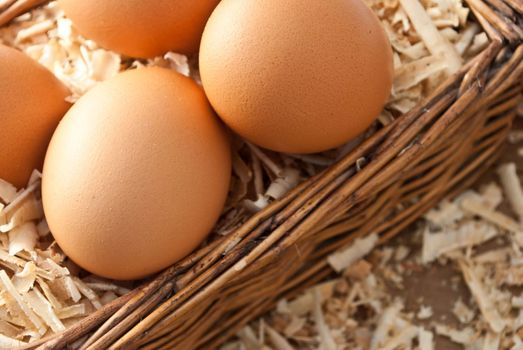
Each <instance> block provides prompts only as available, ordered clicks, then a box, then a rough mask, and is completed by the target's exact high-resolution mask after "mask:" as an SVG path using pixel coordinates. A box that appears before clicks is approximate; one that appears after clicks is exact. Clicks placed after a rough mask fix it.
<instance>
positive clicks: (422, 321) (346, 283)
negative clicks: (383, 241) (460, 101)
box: [222, 163, 523, 350]
mask: <svg viewBox="0 0 523 350" xmlns="http://www.w3.org/2000/svg"><path fill="white" fill-rule="evenodd" d="M498 175H499V180H500V183H501V185H502V188H501V187H500V186H498V185H497V184H496V183H490V184H488V185H486V186H484V187H482V188H481V190H480V191H479V192H477V191H473V190H468V191H465V192H463V193H462V194H461V195H459V196H458V197H456V198H455V199H454V200H453V201H449V200H444V201H442V202H441V203H440V204H439V205H438V206H437V207H436V208H434V209H432V210H430V211H429V212H428V213H427V214H426V215H425V217H424V218H423V219H421V220H420V221H419V223H418V228H417V232H416V234H414V235H411V237H412V238H410V239H411V242H409V243H410V244H408V245H403V244H399V245H397V244H396V245H392V244H391V245H388V246H385V247H382V248H380V249H373V248H374V246H375V245H376V243H377V241H378V238H377V236H376V235H370V236H368V237H366V238H364V239H359V240H356V241H354V242H353V243H352V244H351V245H350V246H348V247H346V248H344V249H341V250H340V251H338V252H336V253H334V254H332V255H331V256H330V257H329V258H328V262H329V264H330V266H331V267H332V269H333V270H334V271H335V272H337V274H338V277H337V278H335V279H333V280H330V281H327V282H324V283H322V284H319V285H317V286H314V287H312V288H310V289H308V290H307V291H305V292H304V293H303V294H301V295H299V296H298V297H296V298H295V299H292V300H281V301H280V302H279V303H278V305H277V308H276V310H274V311H273V312H271V313H270V314H268V315H266V316H265V317H263V318H260V319H259V320H257V321H255V322H253V323H251V324H250V325H248V326H246V327H245V328H243V329H242V330H241V331H240V332H239V333H238V334H237V339H235V340H233V341H231V342H229V343H228V344H226V345H224V346H223V347H222V350H237V349H238V350H240V349H241V350H243V349H245V350H250V349H253V350H254V349H267V350H269V349H277V350H290V349H326V350H331V349H361V350H378V349H379V350H384V349H389V350H393V349H418V350H433V349H434V348H435V344H436V343H435V338H436V336H439V337H445V338H447V339H448V340H449V341H451V342H452V343H454V344H456V346H461V347H462V348H464V349H467V350H468V349H470V350H472V349H484V350H498V349H501V350H505V349H506V350H509V349H510V350H516V349H522V348H523V297H522V296H521V287H522V286H523V224H522V223H523V190H522V187H521V184H520V181H519V178H518V175H517V173H516V167H515V165H514V163H509V164H504V165H502V166H500V167H499V168H498ZM503 202H504V203H505V204H509V205H510V208H511V212H512V214H513V215H511V216H508V215H506V214H504V213H503V212H501V211H500V210H498V208H499V207H500V205H501V204H502V203H503ZM512 216H513V217H515V218H517V219H514V218H513V217H512ZM449 265H450V266H451V268H453V269H454V270H456V271H457V273H458V275H457V276H454V277H453V278H451V279H449V280H448V281H441V282H444V283H449V284H451V286H450V288H451V290H454V291H457V290H458V287H457V286H458V284H459V283H461V284H462V285H464V286H466V288H467V289H468V293H465V295H467V294H468V295H469V296H470V297H469V299H466V300H464V299H463V293H461V294H462V295H460V296H458V297H456V299H455V300H454V302H453V306H452V310H451V312H452V318H453V320H452V322H450V320H446V319H445V318H444V317H443V318H442V317H440V318H439V319H438V318H436V317H434V312H433V306H432V305H424V302H423V300H422V298H420V300H418V301H417V304H416V306H415V307H413V306H412V305H409V307H408V309H407V302H406V300H405V298H404V296H405V295H406V293H407V291H406V290H405V283H404V282H405V280H407V279H408V278H409V275H411V274H412V272H413V271H418V272H419V271H421V272H422V273H426V272H423V271H428V270H431V269H437V268H441V267H442V266H449ZM414 288H416V286H414ZM417 288H419V286H417ZM417 293H419V295H422V294H423V291H421V290H418V291H417ZM454 294H459V293H457V292H455V293H454ZM410 304H412V302H411V303H410Z"/></svg>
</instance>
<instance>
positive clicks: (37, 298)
mask: <svg viewBox="0 0 523 350" xmlns="http://www.w3.org/2000/svg"><path fill="white" fill-rule="evenodd" d="M366 2H367V4H368V5H369V7H371V8H372V10H373V11H374V12H375V13H376V14H377V15H378V17H379V18H380V20H381V22H382V24H383V26H384V27H385V30H386V32H387V34H388V36H389V38H390V41H391V44H392V47H393V51H394V67H395V77H394V86H393V91H392V94H391V98H390V101H389V102H388V103H387V106H386V108H385V109H384V110H383V112H382V114H381V115H380V116H379V118H378V121H377V122H376V123H375V124H374V125H372V126H371V127H370V128H369V130H368V131H367V132H366V133H365V134H364V135H361V136H360V137H358V138H357V139H355V140H352V141H350V142H349V143H347V144H346V145H344V146H342V147H340V148H338V149H335V150H332V151H328V152H324V153H321V154H313V155H293V154H279V153H274V152H269V151H266V150H262V149H260V148H258V147H256V146H255V145H252V144H249V143H247V142H245V141H244V140H241V139H240V138H238V137H235V136H233V179H232V182H231V189H230V194H229V198H228V201H227V204H226V207H225V209H224V212H223V215H222V217H221V219H220V220H219V222H218V224H217V225H216V228H215V232H214V234H213V235H212V237H216V235H226V234H227V233H229V232H231V231H233V230H235V229H236V228H237V227H239V226H241V225H242V224H243V223H244V222H245V221H246V220H247V219H248V218H249V217H250V216H251V215H252V214H253V213H254V212H257V211H259V210H261V209H263V208H264V207H266V206H267V205H268V204H270V203H271V202H272V201H275V200H278V199H279V198H281V197H282V196H284V195H285V193H287V191H289V190H290V189H292V188H293V187H294V186H296V185H297V184H298V183H300V182H301V181H302V180H303V179H304V178H307V177H310V176H313V175H315V174H317V173H319V172H320V171H322V170H323V169H325V168H326V167H328V166H329V165H331V164H333V163H334V162H336V161H337V160H338V159H340V158H341V157H343V156H344V155H345V154H347V153H348V152H350V151H351V150H352V149H354V148H355V147H356V146H357V145H359V144H360V143H361V142H362V141H363V140H364V139H365V138H366V137H368V136H369V135H371V134H373V133H374V132H375V131H376V130H377V129H379V128H380V127H382V126H383V125H387V124H389V123H391V122H392V121H393V120H394V119H395V118H396V117H398V116H399V115H401V114H402V113H405V112H407V111H409V110H410V109H411V108H412V107H413V106H414V105H415V104H416V103H418V102H419V101H420V100H422V99H423V98H424V97H426V96H428V94H430V93H431V92H432V91H433V90H434V89H435V87H436V86H438V84H440V83H441V82H442V81H443V80H444V79H445V78H446V77H448V76H449V75H450V74H452V73H454V72H455V71H456V70H457V69H459V67H460V66H461V65H463V64H464V63H465V62H467V60H469V59H470V58H472V57H473V56H474V55H475V54H477V53H478V52H479V51H481V50H482V49H483V48H484V47H485V46H486V45H487V43H488V40H487V36H486V34H485V33H483V32H482V31H481V29H480V27H479V26H478V25H477V24H476V23H475V22H474V21H471V19H470V16H469V10H468V9H467V8H466V7H464V5H463V1H462V0H422V1H421V2H420V1H419V0H366ZM0 43H2V44H5V45H8V46H11V47H15V48H17V49H20V50H21V51H23V52H25V53H26V54H27V55H29V56H30V57H32V58H33V59H34V60H36V61H38V62H40V63H41V64H42V65H44V66H46V67H47V68H48V69H50V70H51V71H52V72H53V73H54V74H55V75H56V76H57V77H58V78H59V79H60V80H61V81H63V82H64V83H65V84H66V85H67V86H68V87H69V88H70V90H71V96H70V97H69V98H68V100H69V101H71V102H75V101H76V100H77V99H78V98H79V97H81V96H82V95H83V94H84V93H85V92H86V91H88V90H89V89H90V88H92V87H93V86H95V85H96V84H97V83H99V82H101V81H104V80H107V79H109V78H111V77H113V76H115V75H116V74H117V73H118V72H120V71H123V70H127V69H134V68H139V67H142V66H162V67H166V68H170V69H174V70H177V71H178V72H180V73H181V74H184V75H186V76H190V77H192V78H194V79H195V80H196V81H197V82H199V81H200V79H199V73H198V67H197V58H196V57H186V56H183V55H179V54H176V53H172V52H169V53H167V54H165V55H164V56H163V57H156V58H154V59H150V60H136V59H132V58H129V57H123V56H120V55H118V54H116V53H114V52H111V51H107V50H104V49H103V48H101V47H99V46H98V45H97V44H96V43H95V42H93V41H91V40H87V39H85V38H83V37H82V36H80V35H79V34H78V33H77V32H76V31H75V28H74V27H73V26H72V23H71V21H70V20H69V19H67V18H65V17H64V15H63V12H62V11H61V10H60V9H59V8H58V6H57V4H56V2H51V3H49V4H47V5H45V6H42V7H39V8H36V9H34V10H32V11H30V12H28V13H26V14H24V15H22V16H20V17H18V18H16V19H15V20H14V21H13V22H11V24H10V25H8V26H6V27H3V28H0ZM364 162H365V159H361V160H360V162H358V164H363V163H364ZM39 185H40V180H39V174H38V173H35V175H34V176H33V178H32V179H31V181H30V182H29V184H28V186H27V188H25V189H20V190H18V189H15V188H13V187H12V186H11V185H10V184H8V183H5V182H3V181H2V182H0V243H1V244H0V285H1V288H0V290H1V294H0V348H11V347H13V346H16V345H20V344H22V343H23V342H29V341H33V340H36V339H38V338H40V337H42V336H44V335H46V334H49V333H53V332H57V331H60V330H62V329H64V328H65V327H67V326H68V325H69V324H71V323H72V322H75V321H76V320H78V319H79V318H81V317H84V316H85V315H87V314H89V312H90V311H92V310H94V309H96V308H98V307H100V306H101V305H103V304H104V303H106V302H108V301H110V300H112V299H114V298H116V297H117V296H119V295H121V294H122V293H125V292H126V291H127V289H126V288H125V286H124V285H121V284H115V283H114V282H111V281H106V280H103V279H101V278H98V277H96V276H83V277H82V274H84V273H83V272H81V271H80V269H79V268H78V267H77V266H75V265H74V264H73V263H72V262H71V261H70V260H68V259H67V257H66V256H64V254H63V253H62V252H61V251H60V249H59V247H58V246H57V245H56V243H55V242H54V241H53V239H52V235H51V234H50V233H49V229H48V227H47V225H46V222H45V218H44V217H43V211H42V207H41V201H40V198H39ZM211 239H212V238H211ZM371 243H372V242H370V243H369V242H363V243H362V244H364V245H365V247H366V248H369V247H371V246H372V244H371ZM349 260H350V259H349ZM339 283H341V285H343V283H344V282H339ZM365 283H371V284H372V283H374V282H372V281H370V280H369V281H367V277H365V278H364V277H362V279H361V286H360V289H361V290H360V291H359V292H358V293H366V292H365V290H366V289H365V288H370V287H368V286H366V285H365ZM335 285H336V286H337V284H332V285H331V287H334V286H335ZM327 286H328V284H327ZM331 287H324V288H325V290H334V288H331ZM337 288H338V287H337ZM339 288H345V287H339ZM322 290H323V289H322ZM325 293H326V292H325V291H320V292H319V294H318V293H316V294H315V295H316V296H315V298H316V299H314V300H317V301H316V303H318V302H319V301H318V300H320V299H321V300H323V299H324V297H325V295H326V294H325ZM329 293H330V292H329ZM329 293H327V294H329ZM358 295H359V294H358ZM361 295H363V294H361ZM355 297H356V296H355ZM322 298H323V299H322ZM358 298H359V297H358ZM315 305H316V306H315V308H316V309H315V310H316V311H315V314H316V315H317V316H316V317H318V318H321V317H322V316H321V315H322V313H321V312H319V311H318V310H317V309H318V308H317V304H315ZM394 310H396V309H394ZM392 312H393V311H391V313H392ZM394 312H395V311H394ZM398 312H399V311H398ZM394 319H396V318H394ZM301 320H302V319H301V318H300V319H299V320H298V321H294V322H302V321H301ZM395 322H396V321H395ZM405 322H407V321H405ZM321 324H322V325H323V326H321V334H324V336H325V337H327V335H326V334H327V333H326V331H325V329H326V328H325V327H326V326H325V320H324V321H322V323H321ZM297 326H298V323H295V324H294V325H293V327H294V328H296V329H297V328H300V329H301V327H297ZM291 328H292V327H291ZM267 329H269V328H267ZM409 329H410V328H409ZM280 331H281V330H280ZM289 332H290V333H289V334H294V333H293V332H291V331H289ZM409 332H410V331H409ZM270 334H273V336H271V337H276V338H277V335H276V334H277V333H276V331H274V332H273V331H270ZM409 334H410V333H409ZM362 337H364V335H362ZM276 338H275V339H276ZM325 339H327V340H326V341H327V342H328V341H331V340H328V339H330V338H325ZM282 346H283V345H282ZM283 348H284V347H283Z"/></svg>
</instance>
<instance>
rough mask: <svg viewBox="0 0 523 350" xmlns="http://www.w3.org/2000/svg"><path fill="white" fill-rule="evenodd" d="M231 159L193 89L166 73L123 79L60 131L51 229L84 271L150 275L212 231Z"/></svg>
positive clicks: (76, 109) (47, 168)
mask: <svg viewBox="0 0 523 350" xmlns="http://www.w3.org/2000/svg"><path fill="white" fill-rule="evenodd" d="M230 158H231V156H230V148H229V143H228V139H227V136H226V134H225V131H224V128H223V127H222V125H221V123H220V121H219V119H218V118H216V116H215V115H214V113H213V111H212V109H211V107H210V105H209V103H208V102H207V99H206V98H205V95H204V93H203V91H202V89H201V88H200V87H199V86H198V85H197V84H196V83H194V82H193V81H192V80H190V79H189V78H186V77H184V76H182V75H179V74H178V73H176V72H174V71H170V70H167V69H163V68H143V69H139V70H134V71H129V72H125V73H122V74H120V75H118V76H116V77H115V78H113V79H111V80H109V81H107V82H104V83H101V84H100V85H98V86H96V87H94V88H93V89H92V90H91V91H89V92H88V93H87V94H86V95H85V96H83V97H82V98H80V100H79V101H78V102H77V103H76V104H75V105H74V106H73V107H72V108H71V110H70V111H69V112H68V113H67V114H66V116H65V117H64V118H63V120H62V121H61V123H60V125H59V126H58V128H57V130H56V132H55V134H54V135H53V138H52V140H51V143H50V145H49V150H48V152H47V156H46V159H45V164H44V171H43V181H42V199H43V205H44V211H45V214H46V217H47V221H48V223H49V227H50V229H51V232H52V233H53V235H54V237H55V239H56V241H57V242H58V244H59V245H60V247H61V248H62V249H63V250H64V252H65V253H66V254H67V255H68V256H69V257H70V258H71V259H72V260H73V261H74V262H76V263H77V264H78V265H80V266H81V267H83V268H85V269H86V270H88V271H90V272H93V273H95V274H98V275H100V276H104V277H108V278H114V279H123V280H127V279H136V278H141V277H144V276H147V275H149V274H152V273H154V272H157V271H159V270H161V269H163V268H165V267H167V266H169V265H171V264H172V263H174V262H176V261H177V260H179V259H181V258H183V257H184V256H186V255H187V254H189V253H190V252H191V251H192V250H193V249H195V248H196V247H197V246H198V245H199V244H200V243H201V242H202V240H203V239H204V238H205V237H206V236H207V235H208V234H209V232H210V230H211V229H212V227H213V225H214V224H215V221H216V220H217V219H218V217H219V215H220V213H221V211H222V207H223V205H224V202H225V199H226V196H227V192H228V187H229V180H230V172H231V159H230Z"/></svg>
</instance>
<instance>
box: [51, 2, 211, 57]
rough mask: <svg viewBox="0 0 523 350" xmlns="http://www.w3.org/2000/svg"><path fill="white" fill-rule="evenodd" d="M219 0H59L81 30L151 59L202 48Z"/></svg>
mask: <svg viewBox="0 0 523 350" xmlns="http://www.w3.org/2000/svg"><path fill="white" fill-rule="evenodd" d="M218 3H219V0H196V1H187V0H155V1H143V0H89V1H87V0H59V1H58V4H59V6H60V7H61V8H62V9H63V10H64V12H65V14H66V16H67V17H69V18H70V19H71V20H72V21H73V24H74V26H75V27H76V28H77V29H78V31H79V32H80V33H81V34H83V35H84V36H86V37H87V38H89V39H93V40H94V41H96V42H97V43H99V44H100V45H101V46H103V47H105V48H107V49H110V50H113V51H116V52H118V53H121V54H124V55H128V56H133V57H142V58H149V57H154V56H158V55H162V54H164V53H166V52H167V51H174V52H179V53H184V54H190V53H194V52H196V51H198V46H199V43H200V38H201V36H202V32H203V28H204V27H205V23H206V21H207V19H208V18H209V16H210V14H211V12H212V11H213V9H214V8H215V7H216V5H217V4H218Z"/></svg>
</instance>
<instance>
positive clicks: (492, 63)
mask: <svg viewBox="0 0 523 350" xmlns="http://www.w3.org/2000/svg"><path fill="white" fill-rule="evenodd" d="M467 3H468V5H469V6H470V8H471V9H472V11H473V13H474V15H475V18H476V19H477V21H478V22H479V23H480V24H481V25H482V27H483V29H484V30H485V32H486V33H487V34H488V36H489V38H490V44H489V46H488V47H487V48H486V49H485V50H484V51H483V52H482V53H480V54H479V55H478V56H477V57H475V58H474V59H473V60H472V61H470V62H469V63H468V64H467V65H466V66H464V67H463V68H462V69H461V71H459V72H458V73H457V74H456V75H455V76H453V77H452V78H450V79H449V80H447V82H446V83H444V84H443V85H442V86H441V87H440V88H439V90H438V91H436V92H435V93H434V94H433V95H432V96H431V97H430V98H428V99H427V100H426V101H423V102H422V103H420V104H419V105H418V106H417V107H415V108H414V109H413V110H412V111H411V112H409V113H407V114H405V115H403V116H402V117H400V118H399V119H397V120H396V121H395V122H394V123H392V124H391V125H389V126H387V127H385V128H383V129H381V130H380V131H379V132H378V133H376V134H375V135H374V136H373V137H372V138H370V139H368V140H367V141H365V142H364V143H363V144H362V145H361V146H359V147H358V148H357V149H355V150H354V151H353V152H351V153H350V154H348V155H347V156H346V157H345V158H344V159H343V160H342V161H340V162H339V163H338V164H336V165H335V166H333V167H331V168H330V169H328V170H327V171H325V172H323V173H322V174H320V175H319V176H316V177H314V178H311V179H309V180H307V181H306V182H305V183H302V184H301V185H300V186H299V187H298V188H296V189H295V190H293V191H292V192H291V193H289V194H288V195H287V196H286V197H285V198H283V199H282V200H280V201H278V202H276V203H274V204H272V205H271V206H269V207H268V208H267V209H265V210H263V211H262V212H260V213H258V214H256V215H255V216H254V217H253V218H251V219H250V220H249V221H248V222H247V223H246V224H245V225H243V226H242V227H241V228H240V229H238V230H237V231H235V232H233V233H231V234H230V235H229V236H227V237H223V238H222V239H221V240H219V241H216V242H214V243H212V244H211V245H209V246H207V247H205V248H203V249H201V250H199V251H197V252H195V253H194V254H193V255H192V256H190V257H188V258H186V259H185V260H184V261H182V262H180V263H178V264H177V265H175V266H173V267H171V268H170V269H168V270H167V271H165V272H164V273H162V274H161V275H159V276H158V277H157V278H155V279H154V280H153V281H152V282H149V283H147V284H146V285H143V286H142V287H140V288H137V289H135V290H134V291H132V292H131V293H130V294H128V295H126V296H123V297H121V298H119V299H117V300H115V301H113V302H112V303H110V304H108V305H106V306H105V307H104V308H102V309H100V310H98V311H97V312H95V313H94V314H92V315H90V316H89V317H87V318H86V319H84V320H83V321H81V322H80V323H78V324H76V325H74V326H73V327H72V328H70V329H68V330H66V331H65V332H63V333H61V334H58V335H55V336H52V337H50V338H47V339H44V340H42V341H39V342H38V343H35V344H32V345H30V346H27V347H26V349H34V348H37V347H38V348H39V349H61V348H64V347H66V346H67V345H68V344H71V343H73V342H75V341H78V340H80V341H81V343H82V344H83V348H84V349H108V348H110V349H132V348H138V347H141V348H144V349H196V348H202V349H214V348H215V347H216V346H218V345H219V344H221V343H223V342H224V341H225V340H226V339H227V338H228V337H230V336H232V335H234V334H235V332H237V331H238V329H239V328H240V327H242V326H243V325H244V324H245V323H246V322H248V321H249V320H251V319H253V318H254V317H256V316H257V315H260V314H261V313H263V312H265V311H267V310H268V309H269V308H271V307H272V306H274V304H275V302H277V301H278V300H279V299H280V298H282V297H287V296H290V295H293V294H296V293H298V292H299V291H300V290H303V288H306V287H307V286H310V285H312V284H314V283H316V282H318V281H320V280H321V279H323V278H325V277H326V276H327V275H329V274H330V273H331V269H330V268H329V267H328V266H327V264H326V261H325V257H326V256H327V255H328V254H330V253H331V252H333V251H335V250H337V249H339V248H341V247H343V246H345V245H347V244H349V243H350V242H351V241H352V240H354V239H355V238H357V237H361V236H364V235H367V234H370V233H377V234H379V235H380V237H381V240H382V241H385V240H387V239H389V238H391V237H393V236H394V235H395V234H397V233H398V232H400V231H401V230H402V229H403V228H405V227H406V226H407V225H409V224H410V223H412V222H413V221H414V220H416V219H417V218H418V217H419V216H420V215H422V214H423V213H424V212H425V211H426V210H428V209H429V208H430V207H432V206H433V205H435V204H436V203H437V202H438V201H440V200H441V198H442V197H443V196H445V195H448V194H452V193H456V192H457V191H460V190H461V189H463V188H464V187H466V186H469V185H470V184H472V183H473V182H474V181H475V179H476V178H478V176H479V175H480V174H481V171H483V170H485V169H486V168H487V167H488V166H489V165H490V164H491V163H492V162H493V161H494V160H495V159H496V156H497V155H498V154H499V152H501V151H502V147H501V146H502V145H503V143H504V141H505V138H506V135H507V133H508V131H509V130H510V127H511V123H512V121H513V119H514V117H515V107H516V106H517V104H518V102H519V101H520V100H521V94H522V91H523V1H522V0H487V2H483V1H482V0H467ZM362 157H365V160H366V162H365V165H364V166H363V167H362V168H361V170H359V171H356V165H355V164H356V161H357V160H358V159H360V158H362Z"/></svg>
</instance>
